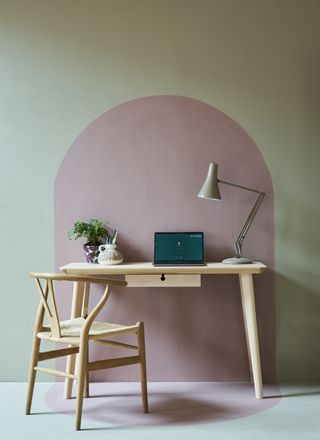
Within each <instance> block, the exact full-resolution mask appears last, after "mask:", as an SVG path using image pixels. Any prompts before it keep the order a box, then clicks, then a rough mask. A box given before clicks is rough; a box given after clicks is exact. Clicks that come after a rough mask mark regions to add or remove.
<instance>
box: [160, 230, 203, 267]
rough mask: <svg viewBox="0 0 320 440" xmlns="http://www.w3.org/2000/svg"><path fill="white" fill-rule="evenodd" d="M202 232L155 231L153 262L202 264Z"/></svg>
mask: <svg viewBox="0 0 320 440" xmlns="http://www.w3.org/2000/svg"><path fill="white" fill-rule="evenodd" d="M203 261H204V255H203V232H156V233H155V234H154V263H155V264H203Z"/></svg>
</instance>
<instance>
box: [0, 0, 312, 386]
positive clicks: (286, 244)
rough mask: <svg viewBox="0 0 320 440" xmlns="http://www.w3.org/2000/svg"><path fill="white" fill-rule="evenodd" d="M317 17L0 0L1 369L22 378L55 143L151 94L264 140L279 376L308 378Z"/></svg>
mask: <svg viewBox="0 0 320 440" xmlns="http://www.w3.org/2000/svg"><path fill="white" fill-rule="evenodd" d="M319 19H320V3H319V1H318V0H315V1H313V0H307V1H303V0H300V1H297V0H268V1H267V0H263V1H262V0H241V1H239V0H220V1H218V0H207V1H205V0H194V1H188V0H180V1H178V0H170V1H169V0H114V1H110V0H100V1H99V0H90V1H89V0H64V1H62V0H61V1H60V0H56V1H50V0H42V1H40V0H38V1H35V0H20V1H17V0H10V1H9V0H6V1H5V0H0V60H1V68H0V85H1V99H0V124H1V129H0V146H1V173H0V207H1V218H0V222H1V231H2V249H3V250H2V255H3V256H2V264H1V280H2V288H1V304H2V309H3V314H2V319H1V333H0V338H1V346H3V347H4V348H3V349H2V350H4V351H5V358H4V361H3V363H2V367H1V375H0V380H24V379H25V378H26V370H27V369H26V366H27V359H28V356H29V346H30V331H31V328H32V325H33V316H34V312H35V308H36V302H37V297H36V295H35V293H34V290H33V285H32V284H31V281H29V279H28V278H27V272H28V271H29V270H32V269H33V270H34V269H41V270H42V269H46V270H50V269H53V261H54V255H53V249H54V241H53V229H54V228H53V182H54V178H55V175H56V172H57V169H58V167H59V164H60V163H61V160H62V158H63V156H64V154H65V153H66V151H67V150H68V148H69V146H70V145H71V143H72V142H73V140H74V139H75V137H76V136H77V135H78V134H79V132H80V131H81V130H82V129H83V128H84V127H85V126H86V125H87V124H88V123H89V122H90V121H91V120H92V119H94V118H95V117H96V116H97V115H99V114H101V113H102V112H103V111H105V110H107V109H108V108H111V107H113V106H114V105H116V104H118V103H120V102H124V101H127V100H129V99H132V98H136V97H141V96H148V95H157V94H177V95H184V96H189V97H194V98H197V99H200V100H202V101H205V102H208V103H209V104H211V105H213V106H214V107H216V108H218V109H219V110H221V111H223V112H225V113H226V114H228V115H229V116H230V117H232V118H233V119H235V120H236V121H237V122H238V123H239V124H240V125H241V126H242V127H243V128H244V129H245V130H247V131H248V133H249V134H250V135H251V136H252V137H253V139H254V140H255V142H256V143H257V145H258V146H259V147H260V148H261V151H262V153H263V155H264V158H265V160H266V161H267V164H268V166H269V168H270V171H271V174H272V177H273V183H274V190H275V203H276V205H275V208H276V271H277V291H276V294H277V349H278V372H279V378H280V379H281V380H291V379H294V380H304V379H312V380H315V379H318V378H319V372H320V344H319V343H318V334H319V333H320V320H319V316H320V293H319V287H318V286H319V281H320V280H319V278H320V276H319V269H318V265H319V256H318V249H319V246H318V242H319V226H318V225H319V217H320V206H319V201H318V200H319V197H318V192H317V190H318V188H319V184H320V177H319V171H318V168H319V165H318V164H319V159H320V149H319V138H320V136H319V135H320V133H319V131H320V128H319V127H320V123H319V122H320V121H319V119H320V116H319V77H320V75H319V73H320V72H319V70H320V69H319V67H320V62H319V58H318V54H319V49H320V41H319V40H320V33H319V30H318V23H319ZM11 312H12V317H10V314H11ZM18 337H19V338H20V344H19V347H20V354H19V356H17V355H14V354H13V353H14V351H13V348H12V347H11V345H9V344H8V341H9V338H10V341H12V340H14V339H17V338H18ZM2 352H3V351H2Z"/></svg>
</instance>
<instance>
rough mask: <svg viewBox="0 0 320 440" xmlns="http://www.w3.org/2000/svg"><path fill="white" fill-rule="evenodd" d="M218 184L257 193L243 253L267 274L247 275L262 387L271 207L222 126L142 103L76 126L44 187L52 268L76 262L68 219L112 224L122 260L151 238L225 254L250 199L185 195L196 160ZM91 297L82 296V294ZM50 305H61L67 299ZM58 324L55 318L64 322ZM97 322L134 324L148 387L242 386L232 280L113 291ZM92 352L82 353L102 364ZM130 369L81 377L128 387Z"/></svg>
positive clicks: (241, 337)
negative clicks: (140, 331)
mask: <svg viewBox="0 0 320 440" xmlns="http://www.w3.org/2000/svg"><path fill="white" fill-rule="evenodd" d="M212 161H216V162H218V163H219V172H220V178H221V179H223V180H228V181H232V182H235V183H239V184H241V185H244V186H248V187H253V188H257V189H259V190H261V191H265V192H266V197H265V200H264V202H263V204H262V206H261V209H260V211H259V213H258V215H257V217H256V219H255V222H254V224H253V225H252V228H251V230H250V232H249V234H248V236H247V239H246V241H245V244H244V252H245V254H246V255H248V256H251V257H253V258H255V259H257V260H260V261H263V262H264V263H266V264H267V265H268V266H269V268H270V270H269V271H267V272H266V273H264V274H262V275H259V276H256V278H255V284H256V306H257V318H258V329H259V337H260V347H261V361H262V370H263V378H264V381H269V382H272V381H274V380H275V310H274V305H275V304H274V303H275V293H274V274H273V266H274V206H273V188H272V181H271V177H270V173H269V171H268V168H267V166H266V163H265V161H264V159H263V157H262V155H261V153H260V151H259V149H258V147H257V146H256V145H255V143H254V141H253V140H252V139H251V138H250V136H249V135H248V134H247V133H246V132H245V131H244V130H243V129H242V128H241V127H240V126H239V125H238V124H237V123H235V122H234V121H233V120H232V119H230V118H229V117H228V116H226V115H225V114H223V113H221V112H220V111H219V110H217V109H215V108H214V107H211V106H210V105H208V104H205V103H203V102H201V101H197V100H195V99H190V98H186V97H180V96H154V97H146V98H141V99H135V100H133V101H129V102H126V103H123V104H121V105H119V106H117V107H115V108H112V109H111V110H109V111H106V112H105V113H103V114H102V115H101V116H99V117H98V118H97V119H96V120H94V121H93V122H92V123H90V124H89V125H88V127H86V128H85V129H84V130H83V132H82V133H81V134H80V135H79V137H78V138H77V139H76V140H75V142H74V144H73V145H72V147H71V148H70V150H69V151H68V153H67V155H66V156H65V158H64V160H63V162H62V164H61V167H60V169H59V172H58V174H57V178H56V182H55V250H56V267H57V268H59V267H60V266H62V265H63V264H66V263H69V262H76V261H84V255H83V253H82V249H81V243H80V242H79V241H75V242H73V241H69V240H68V238H67V231H68V230H69V229H70V227H71V226H72V224H73V223H74V221H75V220H77V219H84V220H85V219H89V218H101V219H105V220H108V221H109V222H110V226H111V227H113V228H115V227H118V228H119V231H120V233H119V247H120V249H121V251H122V252H123V254H124V257H125V260H126V261H145V260H146V261H151V260H152V256H153V234H154V232H155V231H183V230H184V231H188V230H190V231H192V230H197V231H199V230H200V231H204V233H205V256H206V259H207V260H208V261H220V260H221V259H222V258H225V257H228V256H232V255H233V243H234V241H235V239H236V237H237V234H238V233H239V230H240V228H241V226H242V224H243V222H244V220H245V218H246V216H247V215H248V213H249V211H250V209H251V207H252V205H253V202H254V200H255V195H254V194H251V193H250V192H246V191H241V190H237V189H235V188H229V187H221V194H222V201H221V202H219V203H218V202H211V201H207V200H200V199H198V198H197V193H198V191H199V189H200V187H201V185H202V183H203V179H204V177H205V176H206V173H207V169H208V164H209V163H210V162H212ZM93 296H94V295H93ZM60 305H62V306H63V307H64V310H66V309H67V306H68V305H70V294H67V292H64V295H63V298H62V297H61V298H60ZM66 316H67V315H66ZM100 319H106V320H109V321H111V322H112V321H113V322H120V323H133V322H136V321H137V320H142V321H144V322H145V326H146V342H147V356H148V374H149V380H150V381H247V380H248V379H249V368H248V359H247V354H246V342H245V333H244V328H243V319H242V309H241V302H240V294H239V285H238V280H237V278H236V277H228V276H215V277H205V278H204V279H203V286H202V288H201V289H200V288H185V289H182V288H180V289H179V288H175V289H160V288H158V289H148V288H144V289H138V288H137V289H122V290H118V291H117V293H114V294H113V295H112V297H111V299H110V301H109V304H108V307H107V308H106V310H104V311H103V312H102V313H101V316H100ZM101 350H104V348H103V347H102V348H101V347H100V346H98V347H94V348H93V349H92V352H91V355H92V356H93V357H96V358H99V357H102V356H103V353H101ZM137 378H138V372H137V371H136V368H135V367H134V366H132V367H128V368H124V369H115V370H114V371H111V370H110V371H104V372H98V373H95V374H94V375H93V377H92V379H93V380H96V381H101V380H117V381H131V380H136V379H137Z"/></svg>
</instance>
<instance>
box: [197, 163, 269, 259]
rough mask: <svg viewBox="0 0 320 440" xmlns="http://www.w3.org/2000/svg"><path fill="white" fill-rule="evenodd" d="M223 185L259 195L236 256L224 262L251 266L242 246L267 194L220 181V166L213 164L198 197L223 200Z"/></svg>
mask: <svg viewBox="0 0 320 440" xmlns="http://www.w3.org/2000/svg"><path fill="white" fill-rule="evenodd" d="M220 183H222V184H224V185H229V186H234V187H235V188H241V189H245V190H247V191H252V192H255V193H257V194H259V195H258V198H257V200H256V203H255V204H254V206H253V208H252V210H251V212H250V214H249V216H248V218H247V220H246V221H245V224H244V225H243V227H242V229H241V232H240V234H239V237H238V238H237V241H236V243H235V249H236V256H235V257H233V258H227V259H225V260H223V263H225V264H249V263H252V260H250V259H248V258H244V257H243V256H242V244H243V240H244V239H245V236H246V235H247V232H248V230H249V228H250V226H251V223H252V222H253V219H254V217H255V215H256V214H257V212H258V209H259V207H260V205H261V202H262V200H263V198H264V196H265V193H264V192H262V191H257V190H256V189H252V188H247V187H246V186H241V185H236V184H235V183H230V182H225V181H223V180H220V179H218V164H217V163H215V162H213V163H211V164H210V165H209V171H208V175H207V177H206V180H205V181H204V184H203V186H202V188H201V190H200V192H199V194H198V197H200V198H203V199H209V200H221V195H220V189H219V184H220Z"/></svg>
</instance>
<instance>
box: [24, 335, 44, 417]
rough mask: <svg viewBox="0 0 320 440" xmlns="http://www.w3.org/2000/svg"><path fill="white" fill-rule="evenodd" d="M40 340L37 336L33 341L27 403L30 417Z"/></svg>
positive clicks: (27, 411)
mask: <svg viewBox="0 0 320 440" xmlns="http://www.w3.org/2000/svg"><path fill="white" fill-rule="evenodd" d="M40 342H41V341H40V339H39V338H37V335H36V334H35V335H34V336H33V341H32V351H31V359H30V366H29V376H28V391H27V401H26V414H27V415H29V414H30V411H31V404H32V397H33V390H34V383H35V380H36V374H37V371H36V370H35V369H34V367H36V366H37V365H38V359H39V350H40Z"/></svg>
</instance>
